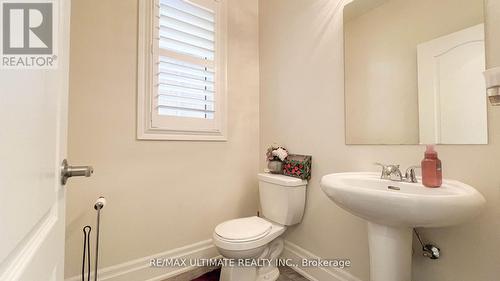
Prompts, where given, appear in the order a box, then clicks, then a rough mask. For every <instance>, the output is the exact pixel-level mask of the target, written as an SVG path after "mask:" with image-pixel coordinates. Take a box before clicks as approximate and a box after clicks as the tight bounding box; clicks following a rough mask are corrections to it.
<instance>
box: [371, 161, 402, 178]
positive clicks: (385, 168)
mask: <svg viewBox="0 0 500 281" xmlns="http://www.w3.org/2000/svg"><path fill="white" fill-rule="evenodd" d="M375 165H378V166H380V167H382V173H381V174H380V178H381V179H383V180H391V181H403V174H402V173H401V170H400V169H399V165H384V164H381V163H375ZM394 177H396V178H394Z"/></svg>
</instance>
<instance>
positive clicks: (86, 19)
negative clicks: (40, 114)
mask: <svg viewBox="0 0 500 281" xmlns="http://www.w3.org/2000/svg"><path fill="white" fill-rule="evenodd" d="M227 2H228V12H229V13H228V14H229V36H228V40H229V41H228V52H229V54H228V89H229V90H228V91H229V92H228V100H229V116H228V117H229V141H228V142H168V141H137V140H136V139H135V135H136V133H135V126H136V64H137V59H136V57H137V55H136V50H137V12H138V11H137V8H138V1H137V0H106V1H102V0H73V1H72V19H71V21H72V23H71V71H70V72H71V73H70V105H69V112H70V116H69V152H68V154H69V156H68V158H69V159H70V161H71V162H72V163H79V164H92V165H93V166H94V169H95V174H94V176H93V177H92V178H90V179H84V180H83V179H73V180H71V182H70V184H69V186H68V193H67V232H66V274H65V275H66V276H73V275H76V274H78V273H79V271H80V266H81V250H82V249H81V248H82V230H81V229H82V227H83V226H84V225H86V224H91V225H93V224H94V221H95V214H96V213H95V211H94V210H93V208H92V207H93V204H94V201H95V200H96V199H97V197H99V196H100V195H103V196H105V197H106V198H107V200H108V205H107V207H106V208H105V209H104V211H103V217H102V229H101V230H102V233H101V235H102V236H101V239H102V240H101V246H102V247H101V252H100V257H101V259H100V262H101V267H106V266H109V265H114V264H118V263H122V262H125V261H129V260H132V259H135V258H139V257H143V256H147V255H152V254H154V253H158V252H162V251H166V250H169V249H173V248H177V247H180V246H183V245H187V244H192V243H195V242H198V241H201V240H205V239H209V238H211V234H212V231H213V228H214V227H215V225H216V224H218V223H220V222H221V221H223V220H226V219H229V218H235V217H241V216H248V215H252V214H254V213H255V212H256V210H257V202H258V200H257V181H256V173H257V170H258V155H259V153H258V149H259V148H258V134H259V131H258V118H259V114H258V99H259V95H258V91H259V80H258V79H259V77H258V70H259V69H258V2H257V1H256V0H254V1H249V0H229V1H227Z"/></svg>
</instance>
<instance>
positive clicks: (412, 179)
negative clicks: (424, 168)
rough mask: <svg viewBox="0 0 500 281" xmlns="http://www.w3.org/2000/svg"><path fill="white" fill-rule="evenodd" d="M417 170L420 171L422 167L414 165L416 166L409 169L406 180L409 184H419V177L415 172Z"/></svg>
mask: <svg viewBox="0 0 500 281" xmlns="http://www.w3.org/2000/svg"><path fill="white" fill-rule="evenodd" d="M416 169H420V166H418V165H414V166H410V167H408V169H406V172H405V180H406V181H407V182H413V183H417V182H418V180H417V176H416V175H415V170H416Z"/></svg>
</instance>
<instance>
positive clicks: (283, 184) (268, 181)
mask: <svg viewBox="0 0 500 281" xmlns="http://www.w3.org/2000/svg"><path fill="white" fill-rule="evenodd" d="M258 176H259V194H260V204H261V208H262V215H263V217H248V218H240V219H235V220H229V221H226V222H223V223H221V224H219V225H218V226H217V227H216V228H215V231H214V234H213V241H214V244H215V246H216V247H217V249H218V250H219V252H220V254H221V255H222V256H223V257H224V258H226V259H231V261H232V263H233V264H231V265H226V266H223V267H222V271H221V277H220V281H264V280H266V281H274V280H276V279H278V276H279V270H278V268H277V267H276V265H275V263H274V262H273V263H271V264H269V263H268V262H266V261H270V260H276V259H277V258H278V257H279V256H280V255H281V252H282V251H283V239H282V238H280V235H281V234H283V233H284V232H285V230H286V226H287V225H294V224H298V223H299V222H300V221H301V220H302V215H303V214H304V206H305V202H306V185H307V181H305V180H301V179H297V178H292V177H287V176H283V175H273V174H266V173H261V174H259V175H258ZM245 259H247V260H246V261H245ZM252 259H261V261H264V262H261V263H260V264H257V265H254V264H252V262H251V261H255V260H252ZM243 262H246V264H245V266H243Z"/></svg>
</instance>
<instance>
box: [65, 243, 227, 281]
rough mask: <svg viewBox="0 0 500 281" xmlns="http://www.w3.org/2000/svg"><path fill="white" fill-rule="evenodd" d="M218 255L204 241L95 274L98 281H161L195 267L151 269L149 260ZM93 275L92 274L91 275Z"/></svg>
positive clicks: (78, 280) (71, 280)
mask: <svg viewBox="0 0 500 281" xmlns="http://www.w3.org/2000/svg"><path fill="white" fill-rule="evenodd" d="M218 257H219V253H218V252H217V249H216V248H215V246H214V245H213V243H212V240H211V239H209V240H205V241H201V242H198V243H195V244H191V245H188V246H185V247H181V248H177V249H174V250H170V251H166V252H163V253H158V254H156V255H152V256H147V257H142V258H139V259H136V260H132V261H128V262H125V263H122V264H118V265H113V266H109V267H106V268H102V269H100V270H99V272H98V273H97V274H98V276H99V281H162V280H165V279H167V278H170V277H173V276H177V275H179V274H182V273H184V272H187V271H190V270H193V269H195V268H196V267H195V266H190V265H189V264H187V266H179V267H159V268H155V267H151V266H150V262H151V259H173V258H179V259H182V258H184V259H186V260H190V259H193V260H194V259H210V258H218ZM92 275H93V274H92ZM91 280H93V277H92V278H91ZM65 281H81V276H80V275H77V276H73V277H71V278H67V279H65Z"/></svg>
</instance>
